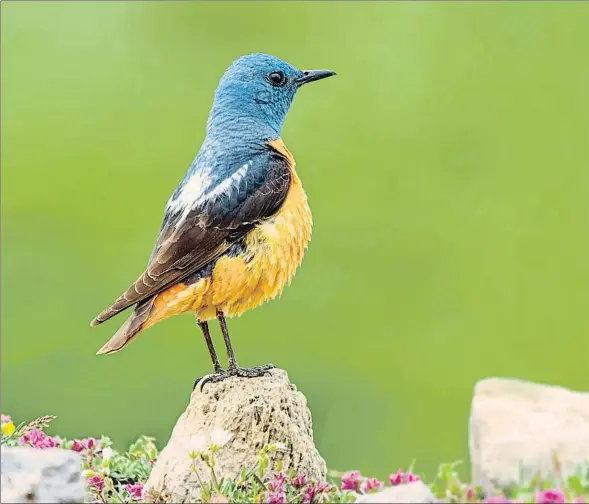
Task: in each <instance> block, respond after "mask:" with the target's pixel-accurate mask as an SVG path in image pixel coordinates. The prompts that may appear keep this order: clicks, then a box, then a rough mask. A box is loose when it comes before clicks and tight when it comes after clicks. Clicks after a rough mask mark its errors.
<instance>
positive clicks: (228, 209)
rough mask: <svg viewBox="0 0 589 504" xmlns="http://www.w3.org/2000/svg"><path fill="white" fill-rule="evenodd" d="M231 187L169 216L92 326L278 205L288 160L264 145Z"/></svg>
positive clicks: (178, 275)
mask: <svg viewBox="0 0 589 504" xmlns="http://www.w3.org/2000/svg"><path fill="white" fill-rule="evenodd" d="M252 163H256V165H254V166H253V167H252V169H249V170H248V172H247V174H246V176H245V177H244V178H242V179H241V180H240V181H239V182H238V183H237V184H236V185H235V186H234V187H230V188H228V189H227V191H225V192H223V193H221V194H218V195H217V196H216V197H214V198H210V199H205V200H204V201H203V202H202V203H200V204H198V205H197V206H195V207H194V208H192V209H190V211H189V212H188V214H187V215H183V214H182V213H178V214H176V215H168V216H166V219H165V220H164V225H163V226H162V230H161V232H160V235H159V238H158V242H157V244H156V247H155V248H154V250H153V253H152V256H151V259H150V261H149V264H148V266H147V269H146V270H145V271H144V273H143V274H142V275H141V276H140V277H139V278H138V279H137V280H136V281H135V283H133V285H131V286H130V287H129V288H128V289H127V291H126V292H125V293H123V294H122V295H121V296H120V297H119V298H118V299H117V300H116V301H115V302H114V303H113V304H112V305H111V306H110V307H109V308H107V309H106V310H104V311H103V312H102V313H100V314H99V315H98V316H97V317H96V318H95V319H94V320H93V321H92V325H93V326H94V325H98V324H100V323H102V322H104V321H106V320H108V319H109V318H111V317H113V316H114V315H116V314H117V313H119V312H121V311H123V310H125V309H126V308H128V307H129V306H131V305H134V304H137V303H141V302H142V301H145V300H146V299H149V298H151V297H152V296H154V295H156V294H158V293H160V292H162V291H163V290H165V289H167V288H168V287H170V286H172V285H174V284H176V283H178V282H180V281H182V280H183V279H184V278H186V277H187V276H189V275H191V274H192V273H194V272H196V271H199V270H200V269H201V268H203V267H205V266H206V265H207V264H209V263H210V262H211V261H214V260H215V259H217V258H218V257H219V256H220V255H222V254H223V253H225V252H226V251H227V250H228V249H229V247H230V246H231V244H232V243H234V242H235V241H238V240H239V239H241V238H242V237H243V236H244V235H245V234H246V233H247V232H248V231H249V230H250V229H251V227H252V225H255V224H257V223H260V222H262V221H263V220H265V219H268V218H269V217H271V216H272V215H274V214H275V213H276V212H277V211H278V210H279V209H280V207H281V206H282V203H283V202H284V200H285V198H286V195H287V193H288V190H289V188H290V183H291V170H290V166H289V160H288V158H287V157H286V156H284V155H283V154H282V153H280V152H278V151H276V150H274V149H272V148H269V150H268V151H266V152H264V153H262V154H259V155H257V156H256V159H254V160H252Z"/></svg>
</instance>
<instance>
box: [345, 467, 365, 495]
mask: <svg viewBox="0 0 589 504" xmlns="http://www.w3.org/2000/svg"><path fill="white" fill-rule="evenodd" d="M362 480H363V478H362V475H361V474H360V471H350V472H347V473H345V474H344V475H343V476H342V490H353V491H354V492H359V491H360V485H361V484H362Z"/></svg>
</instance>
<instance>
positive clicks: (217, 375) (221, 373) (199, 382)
mask: <svg viewBox="0 0 589 504" xmlns="http://www.w3.org/2000/svg"><path fill="white" fill-rule="evenodd" d="M227 376H229V375H228V374H227V371H225V370H224V369H223V368H219V369H216V370H215V372H214V373H211V374H208V375H205V376H201V377H200V378H197V379H196V380H195V381H194V385H193V386H192V390H193V391H194V390H196V388H197V387H198V390H199V392H202V388H203V387H204V386H205V383H216V382H220V381H221V380H224V379H225V378H227Z"/></svg>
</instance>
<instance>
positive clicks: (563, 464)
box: [470, 378, 589, 492]
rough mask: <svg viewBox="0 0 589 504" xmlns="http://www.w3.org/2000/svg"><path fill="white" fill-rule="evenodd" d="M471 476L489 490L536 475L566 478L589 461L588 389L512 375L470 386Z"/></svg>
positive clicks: (475, 481) (489, 379)
mask: <svg viewBox="0 0 589 504" xmlns="http://www.w3.org/2000/svg"><path fill="white" fill-rule="evenodd" d="M470 458H471V464H472V479H473V481H474V483H476V484H480V485H482V486H483V489H484V490H485V491H486V492H492V491H493V490H495V489H497V488H502V487H505V486H509V485H512V484H515V483H517V481H518V480H519V475H520V463H521V470H523V476H524V478H525V479H526V480H529V479H531V478H533V477H534V476H535V475H536V474H538V475H539V476H540V477H542V478H549V477H551V476H553V475H555V474H556V473H558V472H560V474H561V476H562V477H564V478H566V477H567V476H568V475H570V474H571V473H572V472H573V471H574V469H575V467H576V466H577V465H578V464H581V463H583V462H584V461H587V460H589V393H586V392H575V391H572V390H568V389H565V388H563V387H558V386H552V385H542V384H537V383H532V382H526V381H520V380H515V379H504V378H488V379H485V380H481V381H479V382H478V383H477V384H476V385H475V390H474V397H473V400H472V406H471V416H470Z"/></svg>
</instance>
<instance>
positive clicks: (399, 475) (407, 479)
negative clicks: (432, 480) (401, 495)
mask: <svg viewBox="0 0 589 504" xmlns="http://www.w3.org/2000/svg"><path fill="white" fill-rule="evenodd" d="M420 480H421V478H420V477H419V476H418V475H417V474H413V473H406V472H403V470H402V469H399V470H398V471H397V472H396V473H395V474H391V475H390V476H389V481H390V482H391V485H392V486H397V485H402V484H403V483H413V482H414V481H420Z"/></svg>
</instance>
